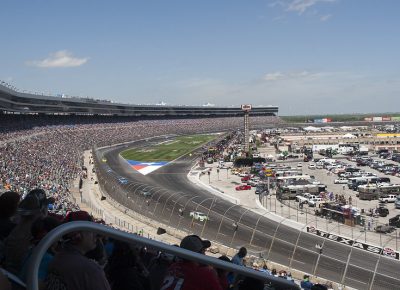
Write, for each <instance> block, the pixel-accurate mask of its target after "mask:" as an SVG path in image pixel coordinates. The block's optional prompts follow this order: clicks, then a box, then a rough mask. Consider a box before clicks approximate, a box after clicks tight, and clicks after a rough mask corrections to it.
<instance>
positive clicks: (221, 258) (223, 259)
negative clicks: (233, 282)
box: [216, 255, 231, 276]
mask: <svg viewBox="0 0 400 290" xmlns="http://www.w3.org/2000/svg"><path fill="white" fill-rule="evenodd" d="M218 259H219V260H222V261H225V262H228V263H230V262H231V260H230V259H229V258H228V257H227V256H225V255H222V256H221V257H219V258H218ZM216 270H217V274H218V276H221V275H223V274H226V273H227V271H226V270H223V269H220V268H217V269H216Z"/></svg>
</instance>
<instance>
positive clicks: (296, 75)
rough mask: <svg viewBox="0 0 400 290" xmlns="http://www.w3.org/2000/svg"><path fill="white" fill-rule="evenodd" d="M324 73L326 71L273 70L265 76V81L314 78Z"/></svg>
mask: <svg viewBox="0 0 400 290" xmlns="http://www.w3.org/2000/svg"><path fill="white" fill-rule="evenodd" d="M322 75H324V73H312V72H309V71H306V70H304V71H299V72H287V73H282V72H272V73H267V74H266V75H264V76H263V78H262V79H263V80H265V81H270V82H272V81H280V80H294V79H303V80H313V79H316V78H318V77H320V76H322Z"/></svg>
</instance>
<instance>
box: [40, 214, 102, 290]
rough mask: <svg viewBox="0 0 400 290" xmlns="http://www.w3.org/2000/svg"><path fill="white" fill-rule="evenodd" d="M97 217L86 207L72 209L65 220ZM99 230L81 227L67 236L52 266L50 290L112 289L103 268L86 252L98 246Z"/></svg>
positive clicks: (82, 219) (50, 270) (87, 219)
mask: <svg viewBox="0 0 400 290" xmlns="http://www.w3.org/2000/svg"><path fill="white" fill-rule="evenodd" d="M73 221H93V219H92V217H91V216H90V215H89V214H88V213H87V212H85V211H76V212H70V213H68V215H67V216H66V217H65V222H73ZM96 239H97V237H96V234H95V233H93V232H89V231H78V232H73V233H70V234H67V235H65V236H64V238H63V246H62V249H61V251H60V252H58V253H57V254H56V255H55V257H54V259H53V261H52V262H51V263H50V266H49V274H48V277H47V279H46V288H45V289H48V290H60V289H63V290H64V289H65V290H92V289H96V290H110V285H109V284H108V281H107V279H106V276H105V274H104V271H103V269H102V268H101V267H100V266H99V265H98V264H97V263H96V262H94V261H92V260H90V259H88V258H86V257H85V254H86V253H87V252H89V251H90V250H93V249H94V248H95V247H96Z"/></svg>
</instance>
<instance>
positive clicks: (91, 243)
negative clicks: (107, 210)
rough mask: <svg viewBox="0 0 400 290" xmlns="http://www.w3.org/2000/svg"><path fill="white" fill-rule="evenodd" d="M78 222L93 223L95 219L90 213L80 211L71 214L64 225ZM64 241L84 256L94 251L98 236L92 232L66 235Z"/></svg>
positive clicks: (67, 216)
mask: <svg viewBox="0 0 400 290" xmlns="http://www.w3.org/2000/svg"><path fill="white" fill-rule="evenodd" d="M76 221H90V222H91V221H93V218H92V216H91V215H90V214H89V213H88V212H86V211H82V210H80V211H72V212H69V213H68V214H67V215H66V217H65V219H64V223H68V222H76ZM63 239H64V242H65V243H66V244H68V245H71V246H73V247H75V248H77V249H78V250H79V251H80V252H81V253H82V254H86V253H87V252H89V251H91V250H93V249H94V248H96V245H97V243H96V242H97V235H96V234H95V233H93V232H90V231H78V232H72V233H69V234H67V235H65V236H64V238H63Z"/></svg>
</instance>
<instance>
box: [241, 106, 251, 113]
mask: <svg viewBox="0 0 400 290" xmlns="http://www.w3.org/2000/svg"><path fill="white" fill-rule="evenodd" d="M242 111H246V112H249V111H251V105H242Z"/></svg>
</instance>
